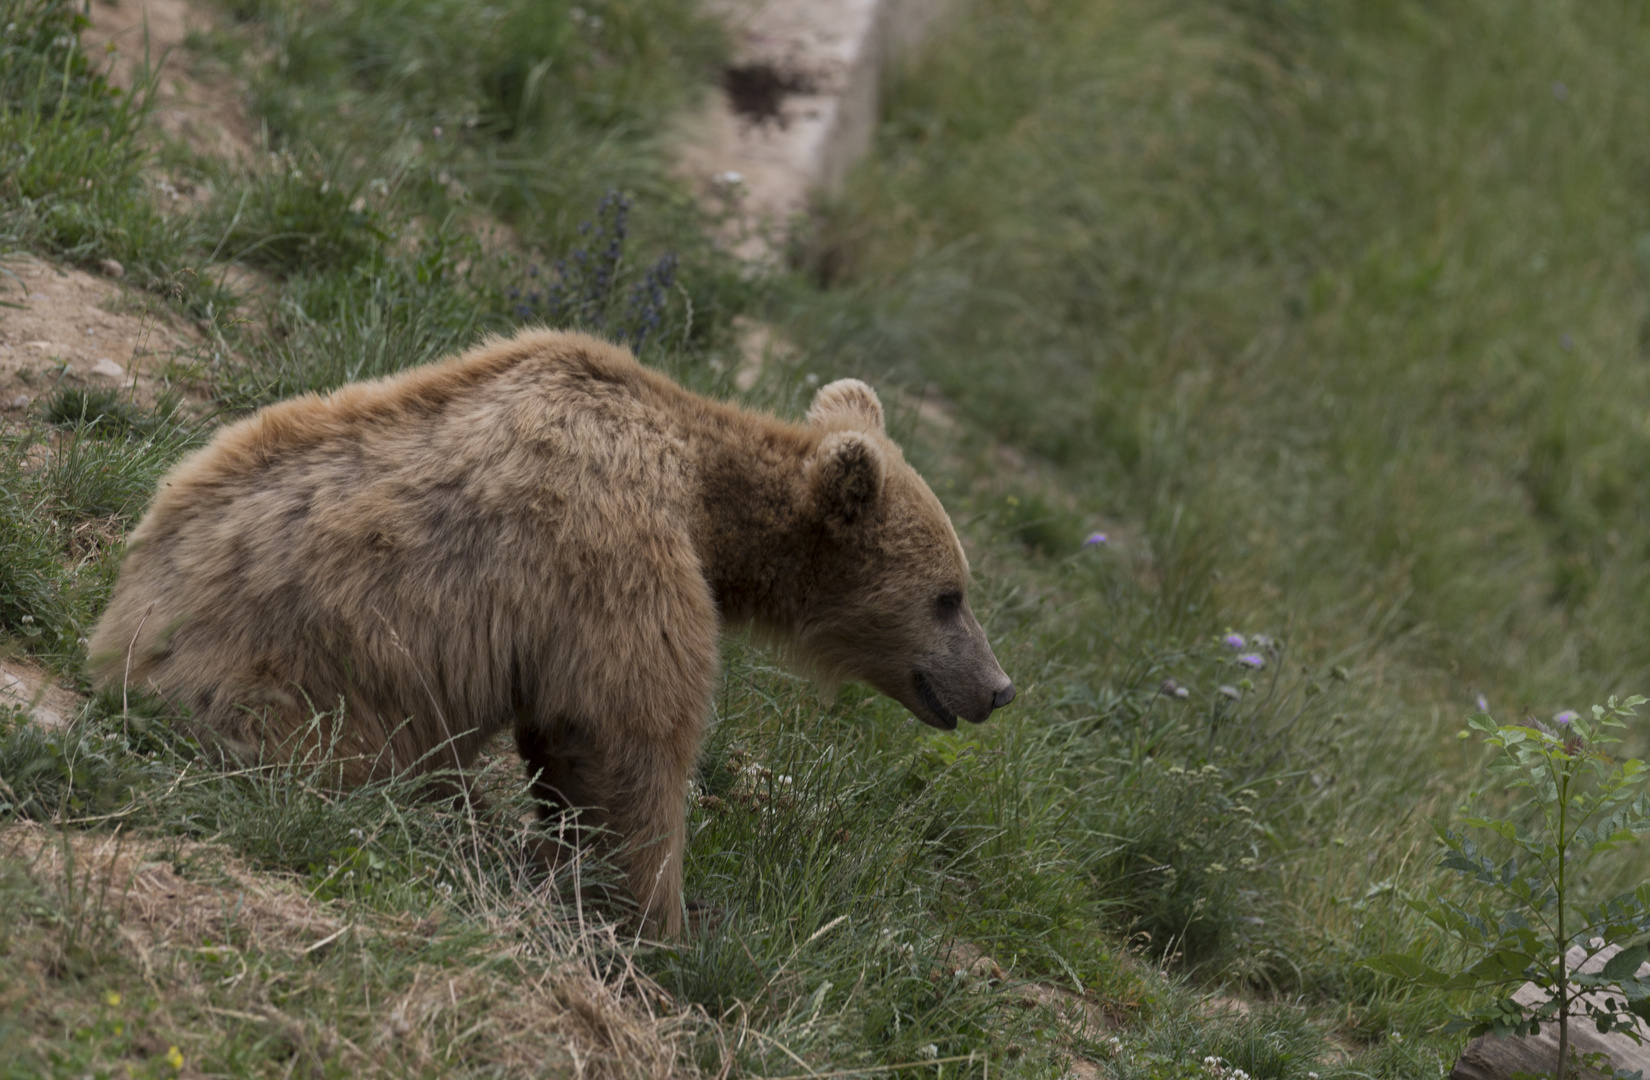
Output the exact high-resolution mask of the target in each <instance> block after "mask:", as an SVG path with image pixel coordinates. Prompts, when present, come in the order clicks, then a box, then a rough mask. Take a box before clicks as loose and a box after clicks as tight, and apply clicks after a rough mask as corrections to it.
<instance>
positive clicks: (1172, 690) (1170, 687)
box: [1157, 679, 1192, 699]
mask: <svg viewBox="0 0 1650 1080" xmlns="http://www.w3.org/2000/svg"><path fill="white" fill-rule="evenodd" d="M1157 689H1158V692H1159V693H1162V694H1167V695H1168V696H1169V697H1176V698H1182V699H1184V698H1187V697H1190V696H1191V693H1192V692H1191V691H1190V690H1188V689H1186V688H1185V687H1184V686H1181V685H1180V684H1179V683H1177V682H1175V681H1174V680H1173V679H1164V680H1163V685H1162V686H1160V687H1158V688H1157Z"/></svg>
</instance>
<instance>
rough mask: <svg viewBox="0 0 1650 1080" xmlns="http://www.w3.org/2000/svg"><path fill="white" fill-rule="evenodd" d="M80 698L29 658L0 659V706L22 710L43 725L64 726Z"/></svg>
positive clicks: (77, 709)
mask: <svg viewBox="0 0 1650 1080" xmlns="http://www.w3.org/2000/svg"><path fill="white" fill-rule="evenodd" d="M82 700H83V699H82V698H81V697H80V695H79V694H76V693H75V692H74V691H72V690H70V689H68V688H67V687H65V686H63V685H62V684H61V683H59V682H58V680H57V679H56V678H55V677H54V676H53V675H52V674H51V673H50V672H48V671H47V670H46V669H45V668H43V667H41V666H40V665H39V664H36V663H34V662H33V661H32V660H24V659H22V658H20V657H10V658H7V659H6V660H3V661H0V706H10V707H12V708H17V709H22V710H23V711H24V712H26V713H28V715H29V718H30V719H31V720H33V721H34V722H35V723H36V724H39V725H40V726H41V727H43V728H63V727H67V726H68V724H69V721H71V720H73V719H74V716H75V714H76V713H77V712H79V711H80V705H81V702H82Z"/></svg>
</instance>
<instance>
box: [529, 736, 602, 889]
mask: <svg viewBox="0 0 1650 1080" xmlns="http://www.w3.org/2000/svg"><path fill="white" fill-rule="evenodd" d="M516 749H517V750H518V751H519V752H520V753H521V758H522V761H523V763H524V764H525V765H526V769H527V779H528V781H529V783H530V784H531V790H532V793H533V800H534V802H535V803H537V809H538V815H539V820H540V821H547V822H553V821H555V820H556V819H558V818H560V819H561V821H562V824H563V825H564V828H562V829H559V830H558V831H557V834H556V835H554V836H552V835H549V834H548V833H547V832H541V833H540V834H539V835H538V836H537V837H535V838H534V840H533V841H532V846H533V849H534V851H533V858H534V861H536V862H537V863H538V864H539V865H540V866H541V867H542V868H543V869H544V870H545V871H546V872H547V873H554V872H555V871H556V870H558V869H560V868H561V867H564V866H567V865H569V864H570V863H573V862H575V861H576V859H577V856H578V852H579V850H580V849H581V848H583V849H587V848H589V847H590V845H591V842H592V840H593V838H594V834H593V833H592V830H593V829H599V828H600V827H601V826H602V825H603V815H602V812H601V808H600V806H599V805H598V803H597V799H596V796H595V794H594V792H592V791H591V789H590V785H589V784H588V783H587V782H586V778H587V777H589V776H590V775H592V773H593V772H594V770H595V765H594V762H593V761H592V755H591V751H590V747H589V745H588V743H587V742H586V740H584V738H583V737H582V736H581V735H580V734H579V732H578V730H577V729H576V728H575V727H573V725H571V724H569V723H567V722H565V721H561V720H556V721H551V722H549V723H542V722H537V721H534V720H533V719H532V718H531V717H529V716H521V717H519V718H518V719H517V721H516ZM571 812H577V814H578V819H577V821H576V822H575V821H573V820H572V819H571V818H570V817H566V816H564V815H568V814H570V813H571ZM567 825H572V826H573V827H572V828H570V829H569V828H566V827H565V826H567Z"/></svg>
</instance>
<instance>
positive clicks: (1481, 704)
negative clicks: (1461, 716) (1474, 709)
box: [1478, 694, 1490, 712]
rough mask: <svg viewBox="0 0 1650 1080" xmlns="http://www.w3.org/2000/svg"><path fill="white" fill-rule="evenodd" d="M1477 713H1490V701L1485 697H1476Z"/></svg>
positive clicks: (1481, 695)
mask: <svg viewBox="0 0 1650 1080" xmlns="http://www.w3.org/2000/svg"><path fill="white" fill-rule="evenodd" d="M1478 711H1479V712H1489V711H1490V699H1489V698H1487V697H1485V696H1484V695H1483V694H1479V695H1478Z"/></svg>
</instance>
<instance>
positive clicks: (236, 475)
mask: <svg viewBox="0 0 1650 1080" xmlns="http://www.w3.org/2000/svg"><path fill="white" fill-rule="evenodd" d="M967 572H968V571H967V564H966V561H965V559H964V557H963V553H962V548H961V546H960V545H959V544H958V542H957V538H956V535H955V533H954V532H953V531H952V529H951V524H950V521H949V519H947V517H946V515H945V512H944V510H943V509H942V508H941V506H940V504H939V501H938V500H937V499H935V497H934V495H933V493H932V492H931V491H930V490H929V489H928V487H927V485H926V484H924V483H923V482H922V480H921V478H920V477H918V476H917V474H916V473H915V472H914V471H913V470H912V469H911V468H910V466H908V465H907V464H906V463H905V461H904V458H903V456H902V455H901V454H900V452H899V449H898V447H896V446H895V445H894V444H893V443H892V442H890V441H889V440H888V438H887V436H886V434H885V433H884V431H883V424H882V410H881V406H880V405H879V404H878V403H877V400H876V395H875V394H874V393H872V392H871V390H870V388H869V387H866V386H865V385H864V384H863V383H859V382H856V381H854V380H843V381H841V382H837V383H832V384H830V385H829V386H826V387H824V388H822V389H821V390H820V392H819V394H818V395H817V397H816V398H815V402H814V405H813V408H812V409H811V410H810V412H809V420H808V423H806V424H802V425H796V424H788V423H783V422H781V421H778V420H775V419H773V418H771V417H767V416H763V415H759V414H754V413H750V412H746V411H742V410H739V409H737V408H734V407H731V406H728V405H724V404H720V403H717V402H713V401H709V400H706V399H704V398H701V397H698V396H696V395H693V394H691V393H689V392H687V391H685V390H683V389H682V388H680V387H678V386H677V385H675V384H674V383H672V382H670V381H669V380H668V379H665V378H664V377H662V376H660V375H658V374H656V373H654V372H651V371H648V370H647V369H645V368H643V367H641V366H640V365H639V364H637V363H636V361H635V360H634V358H632V357H631V356H630V354H629V353H628V352H626V351H625V350H623V349H620V348H617V347H615V346H612V345H609V344H606V343H604V342H601V341H598V340H596V339H593V338H590V337H586V336H583V335H580V334H571V333H557V332H550V331H535V332H529V333H523V334H521V335H519V336H517V337H515V338H512V339H509V340H498V339H495V340H493V341H490V342H488V343H486V344H484V345H483V346H481V347H480V348H477V349H475V350H473V351H471V352H469V353H467V354H465V355H464V356H461V357H457V358H454V359H451V360H447V361H444V362H441V363H437V364H432V365H430V366H428V367H424V368H419V369H415V370H412V371H408V372H405V373H403V374H401V375H397V376H394V377H392V378H388V379H384V380H381V381H378V382H371V383H361V384H356V385H351V386H346V387H343V388H341V389H339V390H337V391H335V392H333V393H332V394H329V395H327V396H325V397H317V396H315V395H306V396H304V397H300V398H295V399H293V400H291V401H287V402H283V403H281V404H278V405H273V406H270V407H269V408H266V409H264V410H263V411H261V412H259V413H257V414H256V415H254V416H252V417H249V418H247V419H245V420H242V421H240V422H239V423H236V424H234V425H231V426H229V427H227V428H225V429H224V430H222V431H221V432H219V433H218V435H217V437H216V438H214V439H213V441H212V442H211V444H210V445H208V446H206V447H205V448H203V449H202V450H200V451H198V452H196V453H195V454H193V455H191V456H190V457H189V458H187V459H186V460H185V461H183V462H182V463H180V464H179V465H178V466H177V467H176V468H174V469H173V470H172V472H171V473H170V474H169V475H167V476H166V477H165V479H164V480H163V481H162V482H161V485H160V489H159V491H158V493H157V494H156V497H155V500H154V503H153V505H152V506H151V507H150V509H149V512H148V514H147V515H146V516H145V518H144V519H143V522H142V523H141V524H140V525H139V526H138V528H137V529H136V530H135V531H134V532H133V534H132V536H131V540H130V545H129V550H128V553H127V556H126V561H125V563H124V565H123V567H122V570H121V576H120V580H119V583H118V585H117V587H116V589H115V594H114V598H113V600H112V601H111V603H110V605H109V609H108V611H107V613H106V614H105V615H104V617H103V620H102V622H101V623H100V624H99V626H98V629H97V632H96V634H95V636H94V637H93V640H92V643H91V648H90V652H91V655H92V661H91V664H92V670H93V672H94V675H95V677H96V679H97V681H98V682H99V683H100V684H102V685H106V686H108V685H121V684H122V683H123V682H126V681H129V683H130V684H131V685H133V686H143V687H148V688H151V689H152V690H154V691H156V692H158V693H160V694H162V695H164V696H165V697H167V698H169V699H171V700H173V701H175V702H176V703H177V704H179V705H181V706H184V707H186V708H187V709H189V710H190V711H191V713H192V717H193V720H192V723H193V725H194V726H195V727H196V729H197V730H202V731H205V732H209V733H210V734H211V735H212V736H213V737H214V738H215V739H216V740H217V741H219V742H220V743H221V744H222V745H223V746H224V747H225V748H226V749H227V750H229V751H230V752H232V753H235V754H237V755H243V756H250V757H257V756H260V755H266V756H267V755H269V754H271V753H279V754H282V755H291V754H296V753H301V752H313V751H314V750H316V749H317V747H316V746H314V745H311V744H310V743H312V742H313V741H314V739H315V738H316V736H315V735H314V734H306V733H313V732H315V731H316V730H317V728H316V725H314V724H313V723H312V722H311V721H312V718H313V716H314V714H315V713H316V711H318V710H319V711H323V712H324V711H325V710H328V709H333V708H338V707H340V706H341V707H342V717H343V720H342V723H341V725H340V727H339V730H338V731H337V733H336V736H337V741H336V743H329V744H328V746H327V747H326V749H327V751H328V752H329V753H330V754H333V755H336V757H337V759H338V760H339V762H340V763H341V768H342V770H343V773H344V781H345V782H346V783H359V782H362V781H365V780H368V779H370V778H374V777H383V776H387V775H390V774H392V773H396V772H402V771H406V770H419V771H431V770H439V769H454V768H456V769H458V770H462V769H464V768H467V767H468V766H469V765H470V763H471V762H472V761H473V760H474V758H475V755H476V753H477V751H478V750H479V749H480V747H481V746H482V744H483V743H485V742H486V741H487V740H488V739H489V738H490V737H492V736H493V735H494V734H496V733H497V732H499V731H501V730H503V729H507V728H509V729H513V730H514V731H515V734H516V740H517V746H518V747H519V749H520V750H521V752H522V755H523V757H524V758H525V759H526V761H527V767H528V769H529V772H530V773H531V774H533V775H535V776H536V777H537V778H538V779H537V783H536V785H535V791H536V793H537V794H538V795H539V796H540V797H541V798H542V799H543V800H544V802H545V804H546V806H547V807H548V808H555V807H585V808H590V809H589V811H588V812H589V814H590V816H591V819H592V820H594V821H595V822H596V823H598V824H600V825H602V826H603V827H605V828H606V829H608V830H610V831H611V832H612V833H613V834H615V835H616V836H618V837H620V838H622V839H623V840H624V841H625V846H624V848H623V849H622V850H621V851H620V852H618V858H619V860H620V864H621V866H622V867H623V868H624V869H625V871H626V873H627V875H628V878H629V881H630V885H631V889H632V891H633V892H634V893H635V895H636V898H637V900H638V902H639V903H640V904H641V905H642V906H643V909H644V911H645V912H647V913H648V917H649V920H650V922H651V923H652V925H653V926H654V927H655V928H656V929H658V930H661V931H662V932H664V933H666V934H669V935H674V934H676V933H678V932H679V931H680V929H681V910H682V905H681V865H682V845H683V841H684V792H685V786H686V781H687V778H688V775H689V772H690V770H691V769H692V768H693V766H694V760H695V756H696V755H697V753H698V750H699V745H700V741H701V739H702V737H703V734H704V727H705V722H706V715H707V712H708V709H709V702H710V698H711V693H712V689H713V686H714V684H715V680H716V671H717V662H718V655H717V639H718V633H719V630H720V626H721V624H722V623H724V622H727V623H743V624H753V625H754V626H756V627H757V628H758V630H759V631H760V632H762V633H763V634H765V635H766V636H768V637H770V638H772V639H774V640H776V641H778V642H780V643H781V644H782V645H784V647H785V648H786V649H787V651H788V652H789V653H791V655H793V656H794V657H795V658H796V659H798V660H799V661H801V662H803V663H805V664H807V665H809V666H810V667H812V668H813V669H814V670H816V671H817V672H819V673H820V674H822V675H824V676H825V677H827V678H831V679H836V678H845V677H848V678H861V679H864V680H865V681H867V682H869V683H871V684H872V685H873V686H876V687H877V688H878V689H880V690H882V691H883V692H885V693H887V694H889V695H890V696H892V697H894V698H896V699H898V700H899V701H901V702H902V703H904V704H906V705H907V706H908V707H910V708H911V709H912V711H913V712H915V713H916V714H917V715H918V716H919V717H921V718H922V719H924V720H925V721H927V722H929V723H931V724H934V725H936V726H941V727H954V726H955V724H956V721H957V718H958V717H959V716H961V717H966V718H967V719H969V720H972V721H975V722H978V721H981V720H984V719H985V717H986V716H987V715H988V714H989V713H990V712H991V710H992V708H993V707H995V706H997V705H1002V704H1006V703H1007V701H1008V700H1009V699H1011V698H1012V696H1013V688H1012V686H1011V685H1010V684H1009V682H1008V679H1007V676H1005V675H1004V674H1003V673H1002V669H1001V668H1000V667H998V666H997V662H996V659H995V658H994V657H993V656H992V655H991V649H990V646H989V645H988V644H987V643H986V640H985V636H984V634H983V633H982V632H981V631H980V628H979V625H978V623H977V622H975V621H974V618H973V616H972V615H971V614H970V613H969V611H968V607H967V601H966V586H967ZM306 740H308V742H306Z"/></svg>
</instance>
